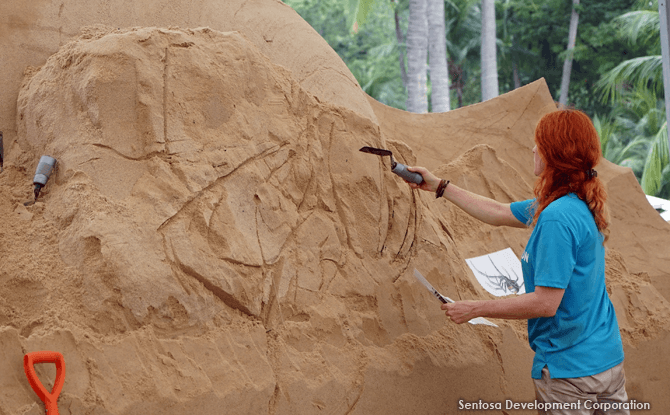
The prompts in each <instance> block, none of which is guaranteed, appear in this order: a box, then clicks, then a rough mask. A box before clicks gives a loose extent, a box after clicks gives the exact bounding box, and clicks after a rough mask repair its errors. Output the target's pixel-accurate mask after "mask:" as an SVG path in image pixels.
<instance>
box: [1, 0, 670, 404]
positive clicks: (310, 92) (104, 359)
mask: <svg viewBox="0 0 670 415" xmlns="http://www.w3.org/2000/svg"><path fill="white" fill-rule="evenodd" d="M63 4H64V5H65V6H60V9H61V11H60V12H59V15H58V17H59V18H61V19H62V21H65V20H66V19H65V17H67V16H68V10H69V13H70V14H69V16H71V17H70V23H68V24H72V23H71V21H73V20H77V19H79V20H85V19H84V18H83V17H81V16H82V14H83V13H84V12H83V11H82V9H77V7H76V6H74V5H73V4H72V3H68V2H65V3H63ZM158 4H160V3H158ZM15 6H16V5H15ZM201 6H203V7H202V8H203V9H206V8H207V7H210V8H211V7H214V6H212V4H210V3H208V2H202V4H201ZM16 7H17V8H20V7H19V6H16ZM42 7H43V10H46V11H48V12H45V14H46V15H49V13H54V12H55V11H54V9H53V7H54V5H43V6H42ZM174 7H177V6H174ZM221 7H222V8H224V10H218V9H217V13H219V15H218V16H219V17H221V16H225V17H226V19H222V20H221V21H220V23H219V24H218V26H217V25H215V24H211V25H210V26H216V27H203V26H204V24H206V23H211V22H207V21H205V20H207V19H213V18H214V17H212V16H217V13H209V14H207V16H208V17H207V19H205V18H204V17H202V15H201V16H200V18H199V19H200V21H199V20H198V19H195V18H191V20H190V21H189V20H188V19H189V17H187V18H185V21H184V22H182V23H183V24H182V26H184V27H192V28H191V29H187V28H183V29H180V28H177V27H169V26H170V25H171V24H175V23H179V22H175V21H174V20H175V19H171V18H166V17H165V16H164V15H159V18H157V20H161V19H163V21H162V22H161V21H159V22H154V23H162V24H151V23H150V22H145V21H144V20H146V19H147V18H146V16H142V12H141V11H139V10H137V9H131V12H130V13H131V15H132V16H131V17H132V18H125V19H126V20H123V19H122V18H119V17H118V16H117V17H114V16H113V13H111V12H110V13H107V14H106V15H105V16H103V17H104V18H100V19H99V20H98V21H91V22H89V23H100V22H102V23H105V22H106V23H107V24H110V23H111V24H113V26H103V25H97V26H86V27H84V28H83V29H82V30H81V33H80V34H79V35H78V36H77V37H75V38H72V36H71V35H70V38H71V41H70V42H67V43H66V42H63V43H64V44H63V46H62V47H60V48H59V50H57V51H56V50H53V51H52V52H51V53H49V54H48V55H49V56H50V57H49V56H45V57H44V61H42V62H37V64H39V65H40V67H37V66H30V64H29V63H27V62H26V59H25V57H24V55H23V52H17V51H16V49H17V48H16V47H15V48H14V49H13V50H14V52H12V55H11V57H12V58H13V59H9V61H10V62H13V65H14V66H13V67H12V68H14V69H13V70H15V71H16V68H18V67H19V66H21V65H23V66H22V67H21V68H20V71H21V72H22V73H24V72H25V73H24V76H23V77H22V78H21V79H20V82H15V83H13V84H11V86H12V88H8V89H7V90H9V91H14V92H13V93H14V94H15V95H14V96H13V102H11V103H10V104H7V103H6V102H5V103H3V107H2V112H1V114H2V117H3V118H2V120H3V123H5V124H4V125H7V126H9V127H11V128H7V129H6V130H7V131H6V132H5V137H6V138H5V140H6V144H5V149H6V150H5V159H6V163H5V171H4V172H3V173H2V174H0V212H2V217H3V219H2V221H1V222H0V235H1V236H2V238H0V252H2V258H3V259H2V268H1V269H0V281H1V282H2V283H1V284H0V414H3V415H4V414H8V415H14V414H25V413H30V414H33V413H35V414H37V413H43V412H40V411H43V406H41V403H39V399H38V398H37V397H36V396H35V395H34V393H33V392H32V390H31V389H30V387H29V385H28V383H27V380H26V378H25V375H24V374H23V366H22V363H23V356H24V354H25V353H28V352H33V351H39V350H54V351H58V352H61V353H63V355H64V357H65V361H66V364H67V378H66V380H65V384H64V386H63V389H62V393H61V395H60V398H59V408H60V413H61V414H83V413H96V414H123V415H126V414H147V413H156V414H159V413H160V414H185V413H202V414H218V413H223V412H225V413H249V414H251V413H253V414H256V413H268V414H296V413H300V414H309V413H329V414H381V413H422V414H424V413H425V414H442V413H456V411H457V408H458V401H459V400H465V401H477V400H478V399H483V400H485V401H489V402H491V401H495V402H505V399H512V400H515V401H518V402H528V401H532V400H533V399H534V393H533V389H532V383H531V381H530V379H529V373H530V364H531V359H532V356H531V355H532V352H531V351H530V349H529V348H528V346H527V340H526V337H525V323H523V322H505V321H496V323H498V324H499V326H500V327H499V328H493V327H482V326H470V325H462V326H456V325H453V324H450V323H448V322H446V321H445V319H444V316H443V314H442V313H441V312H440V310H439V303H437V302H436V300H435V299H434V298H432V297H431V296H430V295H429V294H428V293H427V292H426V291H425V289H424V288H423V287H422V286H421V285H420V284H419V283H418V282H416V281H415V280H414V279H413V277H412V270H413V268H417V269H420V270H421V272H422V273H423V274H424V275H425V276H426V277H427V278H428V279H429V280H430V281H431V283H433V284H434V285H435V286H436V287H437V288H439V289H440V290H441V291H442V292H443V293H444V294H447V295H449V296H450V297H452V298H455V299H468V298H491V296H490V295H489V294H488V293H487V292H486V291H485V290H484V289H483V288H482V287H481V286H479V285H478V283H477V281H476V279H475V278H474V276H473V275H472V274H471V272H470V271H469V270H468V268H467V266H466V264H465V261H464V259H465V258H468V257H471V256H474V255H481V254H484V253H487V252H492V251H495V250H498V249H503V248H506V247H511V248H512V249H513V250H514V251H515V252H516V253H517V254H520V253H521V252H522V250H523V247H524V244H525V241H526V240H527V238H528V236H529V231H528V230H520V229H498V228H492V227H489V226H486V225H482V224H479V223H476V222H474V221H473V220H471V219H469V218H468V217H467V216H466V215H465V214H463V213H462V212H460V211H458V210H457V209H456V208H453V207H452V206H450V205H449V204H448V203H447V202H445V201H443V200H439V201H436V200H435V199H434V198H433V197H432V196H431V195H427V194H425V193H424V194H419V193H418V192H412V191H411V190H410V189H409V187H408V186H406V185H405V184H404V183H403V182H401V181H400V180H399V179H398V178H397V177H396V176H394V175H392V174H391V173H390V172H389V171H388V170H389V166H388V161H387V160H383V159H381V158H378V157H376V156H371V155H367V154H364V153H360V152H358V149H359V148H360V147H361V146H363V145H370V146H375V147H384V148H389V149H391V150H392V151H393V153H394V156H395V157H396V158H398V159H399V161H401V162H403V163H406V164H417V163H418V164H423V165H426V166H427V167H429V168H432V169H435V170H436V171H437V172H439V173H440V174H441V175H443V176H445V177H447V176H448V177H450V178H451V180H453V181H454V182H456V183H458V184H459V185H461V186H463V187H466V188H469V189H471V190H473V191H477V192H479V193H481V194H485V195H488V196H493V197H496V198H497V199H498V200H502V201H512V200H520V199H523V198H527V197H530V196H531V194H532V183H533V177H532V172H531V171H530V166H531V165H532V163H531V158H532V155H531V153H530V148H531V146H532V131H533V128H534V125H535V123H536V122H537V120H538V119H539V117H540V116H541V115H542V114H544V113H546V112H547V111H551V110H552V109H553V101H552V98H551V96H550V94H549V92H548V90H547V88H546V84H544V81H542V80H540V81H538V82H535V83H533V84H530V85H528V86H526V87H523V88H521V89H519V90H517V91H514V92H512V93H510V94H506V95H503V96H501V97H499V98H497V99H495V100H492V101H489V102H486V103H482V104H479V105H475V106H472V107H468V108H464V109H461V110H458V111H453V112H451V113H447V114H429V115H416V114H408V113H404V112H401V111H398V110H394V109H391V108H388V107H384V106H383V105H381V104H379V103H377V102H375V101H374V100H371V99H368V98H367V97H366V96H365V94H364V93H363V92H362V91H360V89H357V87H356V84H355V81H352V79H353V77H351V74H349V73H348V72H345V70H346V67H344V70H342V69H339V70H336V71H334V72H337V75H335V76H334V75H333V69H332V68H342V67H343V64H342V63H341V61H338V60H337V57H336V56H333V53H332V51H329V50H328V49H327V46H324V43H323V42H322V40H319V39H320V38H318V35H317V34H316V33H313V32H310V31H309V30H308V28H306V27H305V26H304V25H305V24H304V22H302V21H301V20H300V18H299V17H298V16H297V15H295V13H293V12H292V11H291V10H290V9H289V8H287V7H286V6H284V5H283V4H281V3H277V2H273V1H259V2H255V3H254V2H252V3H244V4H242V3H241V2H240V3H235V2H231V3H230V4H227V5H226V6H221ZM226 7H228V9H226ZM262 7H265V9H262ZM73 10H78V12H75V11H73ZM161 10H163V9H161ZM180 10H181V9H180V8H179V7H177V10H176V11H175V10H173V11H171V12H170V14H169V16H173V15H176V14H178V12H179V11H180ZM212 10H213V9H212ZM231 10H232V11H231ZM259 10H263V12H262V13H253V12H258V11H259ZM233 12H234V13H233ZM133 13H134V14H133ZM165 13H167V12H165ZM61 14H62V16H61ZM110 16H111V17H110ZM138 16H139V17H138ZM235 16H237V17H235ZM236 18H237V20H235V19H236ZM35 19H36V20H35V21H36V22H40V21H44V19H45V17H44V16H37V17H35ZM40 19H42V20H40ZM86 19H88V18H86ZM105 19H107V20H105ZM114 19H117V20H116V21H115V20H114ZM143 19H144V20H143ZM277 19H278V20H279V21H278V20H277ZM90 20H94V19H92V18H91V19H90ZM117 21H118V22H126V24H124V25H123V26H124V27H129V26H138V24H137V23H144V24H140V25H139V26H144V27H136V28H120V29H119V28H117V26H119V25H121V23H117ZM198 22H199V23H200V24H197V23H198ZM33 23H35V22H33ZM37 26H38V27H39V25H37ZM155 26H160V27H155ZM236 26H238V28H239V27H243V30H239V31H238V32H231V31H230V30H231V29H235V28H236ZM287 26H288V27H293V28H302V29H301V30H303V32H301V33H302V34H303V35H304V36H302V37H299V42H301V45H302V46H298V45H296V42H298V40H297V39H298V38H296V39H293V43H290V42H288V41H285V42H284V43H282V42H281V39H287V38H288V36H284V37H282V33H284V34H285V33H286V32H282V31H283V30H285V29H284V28H285V27H287ZM5 28H6V26H5ZM254 28H256V29H254ZM268 28H269V29H268ZM3 30H4V29H3ZM254 30H255V31H256V32H257V33H256V32H255V31H254ZM273 30H274V31H275V36H272V31H273ZM249 33H251V34H249ZM40 36H41V34H40V33H37V34H36V35H35V37H34V39H33V41H34V43H33V44H46V45H48V42H45V41H44V40H43V39H42V38H41V37H40ZM1 39H2V41H3V42H8V41H9V40H11V39H12V37H11V36H10V35H8V34H7V33H6V32H3V33H2V38H1ZM40 42H42V43H40ZM273 42H276V43H274V44H273ZM269 44H270V46H268V45H269ZM281 45H283V47H284V51H285V52H286V53H281V49H282V48H281V47H280V46H281ZM315 45H318V48H316V50H312V49H310V48H311V47H313V46H315ZM49 47H50V46H45V48H46V49H49ZM295 50H299V51H303V53H304V55H303V56H301V57H300V58H299V59H295V56H293V60H291V59H292V57H291V56H292V55H291V54H290V53H288V51H295ZM315 56H317V57H320V58H322V60H321V61H319V60H318V59H314V57H315ZM47 57H48V59H47ZM296 62H303V63H304V62H310V65H312V67H311V69H310V73H309V74H307V75H305V72H303V71H304V65H302V66H301V65H300V64H296ZM319 68H322V69H319ZM4 93H5V94H6V95H10V96H11V94H10V93H8V92H4ZM7 114H13V115H14V116H15V117H14V118H13V119H12V120H11V123H10V122H9V121H7ZM4 125H3V128H5V127H4ZM7 137H8V138H7ZM42 154H50V155H52V156H54V157H56V158H57V159H58V165H57V168H56V171H55V172H54V174H53V175H52V177H51V179H50V182H49V184H48V185H47V186H46V187H45V188H44V189H43V191H42V194H41V196H40V199H39V200H38V202H37V203H36V204H35V205H33V206H28V207H26V206H24V204H23V202H25V201H27V200H30V198H31V197H32V187H31V184H30V180H31V178H32V173H33V172H34V169H35V166H36V164H37V160H38V159H39V157H40V155H42ZM599 172H600V174H601V176H603V177H604V178H605V180H606V182H607V183H608V188H609V190H610V200H611V202H612V212H613V228H612V229H613V232H612V237H611V241H612V242H611V246H610V248H611V249H610V250H609V251H608V268H607V277H608V287H609V289H610V294H611V296H612V299H613V302H614V304H615V307H616V311H617V315H618V317H619V322H620V325H621V328H622V334H623V336H624V343H625V348H626V353H627V355H626V356H627V357H626V359H627V360H626V362H627V363H626V371H627V374H628V382H629V387H628V391H629V395H630V396H631V398H634V399H637V400H638V401H646V402H651V403H652V405H653V408H654V412H653V413H664V411H666V410H667V409H670V400H668V398H667V397H666V396H665V395H664V394H663V392H664V388H665V385H666V384H667V380H668V378H667V377H668V373H669V371H668V369H669V368H670V361H669V360H668V358H667V353H666V352H667V340H668V329H667V319H668V316H669V314H670V307H669V305H668V301H667V298H668V293H667V292H666V291H667V283H666V282H665V280H666V279H667V276H668V274H667V269H668V267H667V266H666V265H667V261H668V258H667V255H665V254H664V251H663V248H662V247H663V246H666V247H667V243H668V242H669V239H670V237H669V236H668V225H667V224H666V223H665V222H663V221H662V219H660V218H659V217H658V215H656V212H655V211H654V210H653V209H652V208H651V207H650V206H647V205H645V203H644V202H643V201H644V196H643V195H642V193H641V190H639V187H638V186H637V185H636V183H635V181H634V180H635V179H634V178H633V177H632V173H630V171H628V170H626V169H622V168H619V167H616V166H613V165H611V164H609V163H607V162H606V161H603V162H602V163H601V165H600V166H599ZM38 374H40V376H41V378H42V379H43V383H45V384H48V383H49V381H51V382H52V383H51V384H53V379H54V377H55V370H54V369H53V368H51V367H48V366H46V367H40V368H38ZM222 411H223V412H222ZM656 411H658V412H656ZM507 412H508V413H523V412H518V411H514V410H510V411H507ZM473 413H477V412H473ZM486 413H491V412H490V411H489V412H486Z"/></svg>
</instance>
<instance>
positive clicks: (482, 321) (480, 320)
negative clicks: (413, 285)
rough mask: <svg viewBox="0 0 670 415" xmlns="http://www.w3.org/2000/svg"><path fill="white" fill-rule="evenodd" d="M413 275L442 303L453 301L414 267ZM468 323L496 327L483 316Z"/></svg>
mask: <svg viewBox="0 0 670 415" xmlns="http://www.w3.org/2000/svg"><path fill="white" fill-rule="evenodd" d="M414 276H415V277H416V279H417V280H419V282H420V283H421V284H423V285H424V287H426V288H428V291H430V292H431V294H433V295H434V296H435V297H436V298H437V299H438V300H440V301H441V302H442V303H443V304H447V303H453V302H454V300H452V299H451V298H449V297H445V296H443V295H442V294H440V292H439V291H437V290H436V289H435V288H434V287H433V286H432V285H431V283H429V282H428V280H427V279H425V278H424V276H423V275H421V273H420V272H419V271H418V270H417V269H416V268H414ZM468 323H470V324H485V325H487V326H493V327H498V325H496V324H494V323H491V322H490V321H488V320H487V319H485V318H483V317H477V318H473V319H472V320H470V321H468Z"/></svg>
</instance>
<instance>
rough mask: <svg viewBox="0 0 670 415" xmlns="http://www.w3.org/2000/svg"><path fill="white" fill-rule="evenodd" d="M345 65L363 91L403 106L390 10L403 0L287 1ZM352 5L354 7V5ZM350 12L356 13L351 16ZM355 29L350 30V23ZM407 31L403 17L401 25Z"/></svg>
mask: <svg viewBox="0 0 670 415" xmlns="http://www.w3.org/2000/svg"><path fill="white" fill-rule="evenodd" d="M286 3H287V4H288V5H289V6H291V7H292V8H293V9H294V10H295V11H296V12H298V14H300V16H301V17H302V18H303V19H305V20H306V21H307V22H309V23H310V25H311V26H312V27H313V28H314V29H315V30H316V31H317V32H318V33H319V34H320V35H321V36H322V37H323V38H324V39H325V40H326V41H327V42H328V44H329V45H330V46H331V47H332V48H333V50H335V52H337V54H338V55H339V56H340V58H342V60H343V61H344V62H345V63H346V64H347V67H348V68H349V70H350V71H351V73H352V74H353V75H354V76H355V77H356V80H357V81H358V83H359V84H360V85H361V87H362V88H363V90H364V91H365V92H367V93H368V94H369V95H371V96H373V97H374V98H375V99H377V100H378V101H380V102H382V103H384V104H386V105H390V106H393V107H396V108H400V109H405V102H406V100H407V94H406V92H405V88H404V86H403V84H402V78H401V73H400V65H399V60H398V53H400V52H402V53H404V48H405V45H404V44H399V43H398V41H397V39H396V34H395V20H394V17H393V16H394V12H395V10H396V8H397V9H398V10H399V11H400V12H401V13H403V12H402V10H405V13H406V10H407V4H406V0H404V1H403V2H401V3H400V4H397V3H395V2H392V1H390V0H355V1H349V0H287V1H286ZM354 6H355V7H354ZM354 13H357V15H355V16H354ZM355 21H357V22H358V31H357V32H353V31H352V30H351V29H352V26H353V22H355ZM403 29H404V30H405V32H406V31H407V27H406V19H405V27H404V28H403Z"/></svg>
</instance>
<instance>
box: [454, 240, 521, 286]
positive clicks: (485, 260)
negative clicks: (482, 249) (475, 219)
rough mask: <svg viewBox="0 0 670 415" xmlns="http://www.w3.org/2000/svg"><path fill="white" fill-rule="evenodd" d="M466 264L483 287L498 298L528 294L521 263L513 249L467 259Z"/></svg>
mask: <svg viewBox="0 0 670 415" xmlns="http://www.w3.org/2000/svg"><path fill="white" fill-rule="evenodd" d="M465 262H466V263H467V264H468V266H469V267H470V269H471V270H472V272H473V273H474V274H475V277H476V278H477V281H479V283H480V284H481V286H482V287H484V289H485V290H486V291H488V292H490V293H491V294H493V295H495V296H496V297H502V296H506V295H510V294H524V293H525V292H526V287H525V286H524V283H523V272H522V271H521V261H519V258H517V257H516V255H514V251H512V249H511V248H507V249H503V250H502V251H498V252H493V253H491V254H488V255H483V256H479V257H475V258H470V259H466V260H465Z"/></svg>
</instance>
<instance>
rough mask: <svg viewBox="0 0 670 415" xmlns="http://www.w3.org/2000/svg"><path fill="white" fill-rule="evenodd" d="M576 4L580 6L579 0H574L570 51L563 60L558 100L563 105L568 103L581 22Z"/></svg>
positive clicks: (569, 39) (569, 43)
mask: <svg viewBox="0 0 670 415" xmlns="http://www.w3.org/2000/svg"><path fill="white" fill-rule="evenodd" d="M575 6H579V0H572V16H570V31H569V33H568V53H567V56H566V57H565V62H563V78H562V79H561V97H560V98H559V100H558V102H559V103H560V104H561V105H567V104H568V90H569V89H570V74H571V73H572V56H573V54H574V51H575V43H576V41H577V25H578V24H579V13H577V9H576V7H575Z"/></svg>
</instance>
